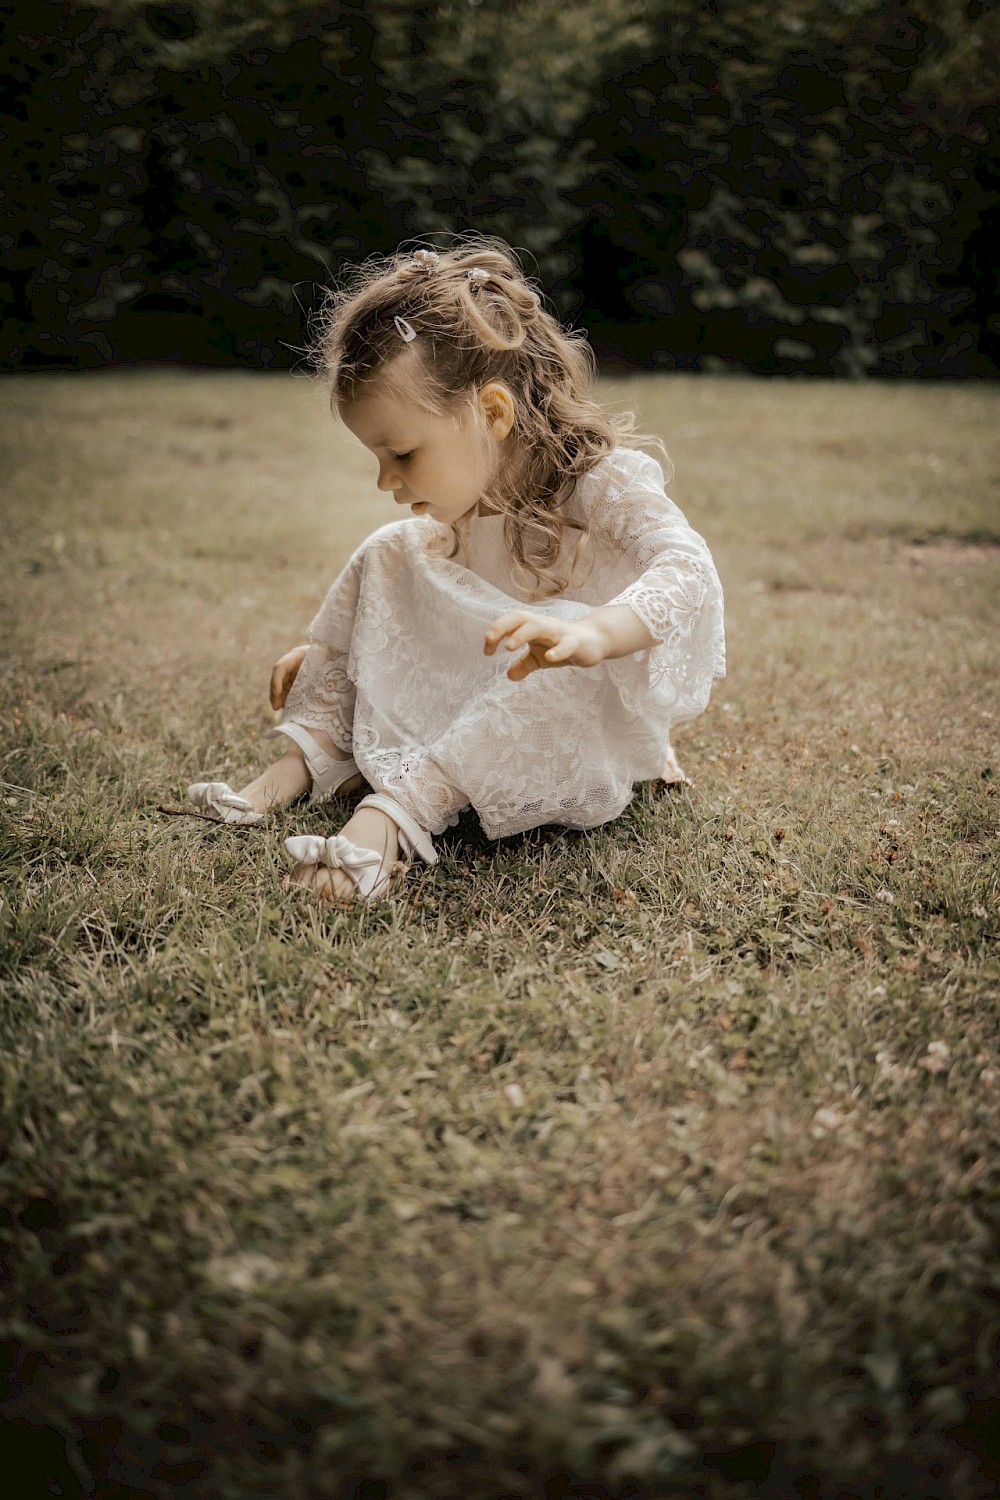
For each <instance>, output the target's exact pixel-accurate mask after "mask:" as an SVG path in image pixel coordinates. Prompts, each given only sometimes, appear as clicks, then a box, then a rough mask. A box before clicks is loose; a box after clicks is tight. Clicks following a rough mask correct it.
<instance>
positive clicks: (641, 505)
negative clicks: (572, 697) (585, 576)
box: [485, 452, 725, 718]
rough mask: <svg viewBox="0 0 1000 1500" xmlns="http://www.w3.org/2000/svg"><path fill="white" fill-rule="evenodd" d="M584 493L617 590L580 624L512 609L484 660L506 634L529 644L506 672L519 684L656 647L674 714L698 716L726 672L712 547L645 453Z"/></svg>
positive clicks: (614, 463) (514, 642)
mask: <svg viewBox="0 0 1000 1500" xmlns="http://www.w3.org/2000/svg"><path fill="white" fill-rule="evenodd" d="M580 493H581V500H582V502H583V507H584V515H585V519H586V523H587V526H588V529H589V531H590V535H591V537H592V538H593V540H594V542H595V544H596V545H598V546H599V547H601V548H602V549H603V550H604V554H605V556H608V555H610V556H612V557H617V558H619V559H620V563H619V570H618V579H619V580H620V581H619V583H618V587H619V588H620V592H619V593H617V594H616V595H615V596H614V597H613V598H611V599H610V600H608V602H607V603H606V604H604V605H603V606H601V607H600V608H599V609H595V610H592V611H591V613H590V614H589V615H585V616H584V617H583V618H582V619H579V620H575V621H560V620H553V619H551V618H548V617H545V616H541V615H533V614H531V613H530V612H529V611H527V610H513V611H511V612H510V613H509V614H507V615H504V616H503V617H502V618H501V619H499V620H497V621H496V622H495V623H494V625H493V626H492V628H491V629H490V631H488V632H487V636H486V647H485V649H486V653H487V655H492V654H493V652H494V651H495V650H496V647H497V644H498V643H499V641H500V640H501V639H503V638H504V637H507V638H508V640H507V644H508V647H509V649H511V650H516V649H517V648H518V647H519V646H525V645H527V647H528V649H527V651H526V652H525V654H524V656H523V657H520V658H519V659H518V660H517V661H515V662H514V663H513V664H512V666H511V668H510V669H509V671H508V674H507V675H508V676H509V677H511V678H512V679H513V680H514V681H518V680H519V679H521V678H523V677H526V676H527V675H528V673H529V672H533V671H535V670H537V669H538V668H539V667H552V666H566V665H572V666H596V665H597V663H599V662H601V661H607V660H609V659H613V658H616V657H625V656H629V655H631V654H633V653H635V652H638V651H645V650H650V649H651V648H652V655H651V658H650V667H649V670H650V673H651V674H652V676H653V678H655V680H657V681H660V680H663V679H665V678H669V680H670V682H671V684H672V687H671V689H670V693H671V697H672V699H673V706H674V711H675V714H676V716H677V717H678V718H687V717H693V716H694V714H696V713H700V712H701V710H702V708H703V707H704V705H705V703H706V702H707V700H708V692H709V688H710V686H711V682H712V679H713V677H717V676H721V675H723V673H724V672H725V641H724V636H723V629H722V589H721V586H720V584H719V578H718V574H717V573H716V570H715V565H714V563H713V562H712V558H711V554H710V553H709V550H708V548H707V546H706V545H705V542H704V541H703V540H702V538H701V537H700V536H699V535H698V534H697V532H695V531H693V530H692V528H691V527H690V526H689V525H688V522H687V521H686V520H685V518H684V516H683V515H682V513H681V512H680V510H678V508H677V506H676V505H674V504H673V502H672V501H671V500H669V499H668V498H667V496H666V494H665V492H664V488H663V474H662V471H661V469H660V467H659V465H658V464H657V463H656V462H655V461H654V460H653V459H651V458H648V457H647V456H646V455H645V454H642V453H637V452H625V453H620V452H619V453H615V454H613V455H610V456H609V457H608V458H607V459H606V460H604V461H603V462H602V464H601V465H600V466H599V468H598V469H597V470H595V471H594V473H593V474H592V475H590V476H588V478H587V479H586V480H584V481H581V490H580ZM625 580H630V581H628V582H626V584H625V587H624V588H621V582H623V581H625ZM532 621H533V622H534V624H529V622H532Z"/></svg>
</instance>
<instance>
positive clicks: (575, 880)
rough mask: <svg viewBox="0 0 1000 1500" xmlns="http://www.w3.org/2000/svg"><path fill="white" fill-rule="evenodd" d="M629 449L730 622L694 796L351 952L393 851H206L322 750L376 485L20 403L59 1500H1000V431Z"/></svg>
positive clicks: (801, 399) (869, 430)
mask: <svg viewBox="0 0 1000 1500" xmlns="http://www.w3.org/2000/svg"><path fill="white" fill-rule="evenodd" d="M604 395H605V396H606V397H607V399H608V400H609V401H611V402H612V403H613V404H619V405H630V404H636V405H637V406H638V409H639V412H640V417H641V421H642V424H643V425H644V426H645V427H647V428H649V429H652V430H655V431H658V432H660V433H661V434H662V436H663V437H664V439H665V440H666V442H667V445H668V447H669V449H670V452H671V454H672V457H673V459H674V461H675V464H676V478H675V481H674V483H673V485H672V493H673V495H674V496H675V498H676V499H677V500H678V502H679V503H680V504H681V505H682V507H683V508H684V509H685V511H686V512H687V513H688V515H689V517H690V518H691V520H692V521H693V523H694V524H695V526H696V527H697V528H698V529H699V530H700V531H702V532H703V533H704V534H705V536H706V537H707V538H708V540H709V542H710V544H711V546H712V548H713V551H714V553H715V555H716V559H717V561H718V564H719V568H720V572H721V574H722V578H723V582H724V584H725V586H726V591H727V621H728V640H729V655H730V675H729V677H728V678H727V679H726V680H725V681H724V682H722V683H720V684H718V686H717V689H716V693H715V697H714V700H713V703H712V705H711V708H710V710H709V712H708V713H707V714H706V715H705V716H704V717H703V718H702V719H701V720H700V721H699V722H698V723H697V724H695V725H693V726H691V727H690V729H688V730H687V731H686V733H685V734H684V736H683V737H682V738H681V739H680V741H679V744H678V752H679V755H680V758H681V761H682V764H683V765H684V767H685V769H686V770H687V772H688V774H689V775H690V776H691V778H692V781H693V785H692V787H691V788H690V789H687V790H684V791H673V792H669V793H665V794H661V793H660V792H658V791H657V789H655V788H650V787H647V788H643V789H642V790H641V791H640V793H639V794H638V795H637V797H636V800H635V803H634V805H633V807H632V809H631V810H630V811H629V813H628V814H627V815H626V816H625V817H623V818H621V819H620V820H619V821H618V822H616V823H613V824H611V825H608V826H606V827H605V828H602V829H599V830H598V831H596V832H595V833H593V834H589V835H581V834H575V833H566V832H565V831H560V830H558V829H545V830H540V831H538V832H536V833H534V834H530V835H527V836H525V837H521V838H516V839H510V840H506V841H503V842H502V843H499V844H489V843H487V842H486V841H485V839H483V838H482V836H481V835H479V834H478V833H477V830H476V828H475V827H474V826H473V824H472V823H471V822H469V823H467V824H465V825H462V826H461V827H460V828H459V830H458V831H457V832H455V833H454V834H452V835H449V836H446V837H444V838H443V839H442V840H441V841H440V847H441V862H440V864H439V866H437V867H436V868H435V869H434V870H427V869H421V870H420V871H419V872H415V873H414V874H413V875H412V876H411V878H410V880H409V883H408V885H407V886H406V887H405V889H404V892H403V894H402V895H401V896H400V897H399V898H398V899H397V900H396V901H395V902H394V903H393V904H391V905H390V906H388V907H385V908H383V909H379V910H373V911H371V912H364V911H361V912H356V911H346V912H345V911H336V910H331V909H328V908H325V907H321V906H319V905H316V904H313V903H312V902H311V901H310V900H309V899H308V898H306V897H304V896H298V897H295V896H292V895H290V894H288V893H286V892H285V891H284V890H283V888H282V885H281V876H282V875H283V873H284V868H285V866H284V856H283V854H282V851H281V840H282V837H283V836H284V835H286V834H287V833H289V832H306V831H309V830H311V829H315V830H317V831H321V830H323V829H325V828H328V827H330V822H331V817H333V818H335V817H336V816H337V812H336V809H333V810H332V811H331V809H329V808H328V809H320V810H312V811H309V810H298V811H292V812H289V813H287V814H282V815H280V816H278V817H277V818H276V819H275V821H274V822H273V823H270V824H267V825H265V826H264V828H263V829H260V830H256V829H254V830H245V831H223V830H221V829H219V828H216V827H213V826H211V825H209V824H206V823H202V822H198V821H196V820H193V819H186V818H170V817H166V816H163V815H162V814H160V813H159V812H158V811H157V808H158V804H160V803H163V802H176V801H177V800H178V799H179V798H180V797H181V796H182V795H183V789H184V787H185V786H186V785H187V783H188V782H189V781H192V780H195V779H197V778H199V777H203V776H211V777H213V778H214V777H218V778H220V779H225V780H228V781H231V782H233V784H235V785H238V784H240V778H241V777H243V778H244V779H246V778H247V777H248V776H249V774H250V773H251V771H252V770H253V769H254V767H256V766H257V765H258V764H260V763H262V758H263V757H264V756H266V755H269V754H270V753H271V752H270V751H269V750H268V749H267V748H266V747H265V746H264V745H263V742H262V734H263V731H264V730H266V728H267V727H268V726H269V723H270V711H269V709H268V708H267V706H266V685H267V678H268V672H269V668H270V664H271V662H272V661H273V660H274V659H275V657H276V656H277V655H278V654H280V652H282V651H283V650H285V649H287V648H288V647H289V646H290V645H292V644H294V643H295V642H296V641H298V640H299V639H300V638H301V637H302V634H303V630H304V628H305V626H306V625H307V624H308V621H309V619H310V618H311V615H312V612H313V610H314V609H315V607H316V605H317V603H318V601H319V600H320V599H321V597H322V595H323V593H324V590H325V587H326V585H327V583H328V582H329V580H330V579H331V578H332V576H333V575H334V574H335V572H336V571H337V569H338V568H339V566H340V565H341V564H342V562H343V561H344V560H345V559H346V557H347V555H348V554H349V552H350V551H351V550H352V549H353V547H354V546H355V545H356V544H357V543H358V542H359V541H360V540H361V539H362V538H363V537H364V536H365V535H366V534H367V533H368V532H369V531H370V530H371V529H373V528H374V527H375V526H376V525H379V524H382V523H383V522H384V521H386V520H389V519H392V518H394V511H393V508H392V506H391V504H390V502H389V501H388V500H387V499H386V498H385V497H382V496H379V495H377V494H376V492H375V490H374V484H373V474H372V461H371V460H370V458H369V457H368V456H367V455H366V454H364V453H363V452H362V451H361V450H360V449H359V450H358V451H357V452H355V451H354V450H353V447H352V445H351V440H350V439H349V438H348V437H347V436H346V435H345V434H342V433H341V432H339V431H338V429H337V428H336V427H335V426H334V424H333V423H332V422H331V421H330V420H329V418H328V417H327V416H326V413H325V410H324V403H323V398H322V395H321V394H320V393H319V392H318V391H317V390H316V389H315V388H314V387H313V386H311V385H310V384H309V383H308V382H307V381H304V380H293V379H291V378H289V377H286V376H270V375H269V376H260V377H252V376H244V375H235V374H234V375H221V374H201V373H182V372H172V371H137V372H132V373H115V374H110V373H109V374H103V375H94V376H86V377H63V376H58V377H56V376H52V377H48V376H46V377H37V378H21V377H7V378H5V379H4V380H3V382H2V383H0V480H2V484H3V498H2V502H0V503H2V518H3V532H2V535H3V555H4V569H3V586H2V593H0V598H2V627H0V628H2V640H3V660H2V674H3V701H4V704H5V710H4V714H3V722H2V728H0V745H2V750H0V754H2V766H0V775H2V780H3V787H2V789H0V790H2V798H0V823H2V828H3V846H2V877H3V885H2V904H0V972H2V976H3V989H2V997H3V998H2V1004H0V1086H2V1101H0V1139H2V1141H3V1143H4V1158H3V1162H2V1165H0V1212H2V1220H0V1237H2V1244H3V1254H4V1260H5V1264H6V1269H7V1276H6V1278H5V1283H4V1290H3V1294H2V1296H3V1306H2V1312H3V1336H4V1339H5V1343H6V1347H7V1349H8V1350H9V1361H8V1373H7V1375H6V1381H7V1384H8V1392H7V1394H8V1395H9V1401H8V1404H7V1414H8V1419H9V1422H10V1424H11V1425H10V1426H9V1427H8V1429H7V1433H6V1444H7V1446H6V1448H5V1449H4V1451H5V1454H6V1456H7V1457H6V1461H5V1469H9V1468H10V1466H11V1464H12V1463H13V1458H12V1455H15V1454H16V1455H17V1456H18V1458H19V1459H20V1461H21V1462H22V1464H23V1465H24V1466H25V1467H24V1468H23V1470H22V1473H24V1474H34V1480H31V1481H26V1483H27V1484H28V1487H26V1488H24V1489H23V1490H21V1491H19V1492H18V1500H33V1497H34V1495H35V1494H36V1493H37V1494H39V1495H47V1494H50V1493H53V1494H54V1493H60V1494H62V1495H64V1496H65V1495H77V1494H95V1495H100V1496H122V1497H124V1496H128V1495H151V1496H155V1497H161V1496H162V1497H165V1496H168V1495H170V1496H176V1495H178V1494H183V1495H191V1496H211V1497H216V1496H218V1497H222V1500H238V1497H243V1496H250V1495H271V1496H281V1497H295V1500H299V1497H317V1500H321V1497H334V1496H337V1497H339V1496H345V1497H346V1496H351V1497H353V1500H381V1497H383V1496H388V1495H392V1496H396V1497H411V1496H417V1495H421V1496H423V1495H427V1496H431V1497H437V1500H452V1497H454V1500H458V1497H480V1496H482V1497H489V1500H500V1497H511V1500H528V1497H531V1500H533V1497H542V1496H545V1497H546V1500H563V1497H568V1496H570V1495H573V1496H578V1497H584V1496H586V1497H599V1496H606V1495H621V1496H625V1495H629V1496H633V1497H652V1496H664V1497H665V1496H678V1497H680V1496H691V1495H699V1496H710V1497H714V1496H718V1495H727V1496H729V1495H733V1496H738V1497H741V1496H750V1495H754V1496H758V1497H760V1496H764V1497H784V1496H792V1495H799V1496H801V1497H802V1500H819V1497H824V1500H831V1497H834V1496H838V1497H839V1496H847V1495H865V1496H868V1495H871V1496H873V1497H874V1496H875V1495H877V1494H881V1495H882V1496H884V1497H885V1500H895V1497H903V1496H906V1497H910V1500H929V1497H932V1496H933V1497H937V1500H979V1497H981V1496H983V1495H985V1494H988V1493H995V1492H996V1491H995V1490H994V1489H992V1488H991V1485H992V1484H994V1483H995V1482H996V1477H997V1472H996V1468H995V1467H993V1468H991V1463H995V1460H994V1459H993V1458H991V1454H990V1446H989V1437H990V1427H991V1425H992V1424H994V1423H995V1422H996V1418H997V1410H998V1408H997V1397H998V1394H1000V1390H998V1386H1000V1382H998V1379H997V1353H998V1350H997V1332H998V1328H1000V1306H998V1300H1000V1262H998V1249H1000V1237H998V1230H1000V1153H998V1144H1000V1143H998V1123H1000V1056H998V1045H997V1042H998V1032H1000V1021H998V991H1000V958H998V949H997V934H998V922H1000V894H998V854H1000V836H998V835H1000V797H998V795H997V789H998V786H1000V746H998V734H1000V691H998V659H1000V650H998V630H997V625H998V606H997V599H998V583H1000V472H998V471H1000V465H998V462H997V460H998V450H1000V441H998V433H1000V389H998V388H997V387H992V388H991V387H988V386H971V385H967V386H962V385H958V384H955V385H949V386H947V387H945V386H938V387H933V386H919V387H918V386H915V385H910V384H899V385H843V384H839V385H835V384H827V383H819V382H813V383H789V382H778V381H775V382H770V383H767V382H756V381H750V380H746V381H730V380H719V379H707V378H705V379H697V378H686V377H662V378H656V379H650V380H635V381H627V380H623V381H620V382H617V383H615V384H613V385H608V386H606V387H605V388H604ZM994 1436H995V1430H994ZM31 1483H35V1484H37V1489H32V1488H31V1487H30V1484H31ZM53 1484H56V1485H59V1486H61V1488H59V1489H53V1488H52V1485H53ZM880 1486H881V1488H880Z"/></svg>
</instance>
